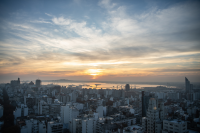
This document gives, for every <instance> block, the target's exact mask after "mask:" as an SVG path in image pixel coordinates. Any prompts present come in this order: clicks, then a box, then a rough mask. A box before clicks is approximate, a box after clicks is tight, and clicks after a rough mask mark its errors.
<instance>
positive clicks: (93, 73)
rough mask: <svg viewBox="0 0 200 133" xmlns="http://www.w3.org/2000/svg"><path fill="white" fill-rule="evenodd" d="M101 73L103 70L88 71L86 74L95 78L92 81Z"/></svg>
mask: <svg viewBox="0 0 200 133" xmlns="http://www.w3.org/2000/svg"><path fill="white" fill-rule="evenodd" d="M101 72H102V69H88V70H87V72H86V73H87V74H88V75H92V76H93V78H92V79H96V78H97V75H100V74H101Z"/></svg>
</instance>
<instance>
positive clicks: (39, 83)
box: [36, 79, 41, 87]
mask: <svg viewBox="0 0 200 133" xmlns="http://www.w3.org/2000/svg"><path fill="white" fill-rule="evenodd" d="M40 85H41V80H39V79H37V80H36V86H37V87H39V86H40Z"/></svg>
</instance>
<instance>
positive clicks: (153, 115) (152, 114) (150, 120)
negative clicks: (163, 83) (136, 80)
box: [143, 98, 160, 133]
mask: <svg viewBox="0 0 200 133" xmlns="http://www.w3.org/2000/svg"><path fill="white" fill-rule="evenodd" d="M146 119H147V122H146V124H147V125H146V126H147V132H149V133H154V132H155V133H159V132H158V131H157V130H156V122H157V121H160V119H159V111H158V109H157V103H156V99H154V98H151V99H149V107H148V111H147V117H146ZM144 122H145V120H144ZM143 125H144V124H143ZM143 127H144V126H143Z"/></svg>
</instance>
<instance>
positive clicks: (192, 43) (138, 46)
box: [0, 0, 200, 82]
mask: <svg viewBox="0 0 200 133" xmlns="http://www.w3.org/2000/svg"><path fill="white" fill-rule="evenodd" d="M199 5H200V2H199V1H195V0H194V1H187V0H176V1H156V0H152V1H145V0H144V1H129V0H127V1H123V2H122V1H119V0H117V1H114V0H99V1H92V0H90V1H80V0H74V1H59V2H53V1H48V2H47V1H12V2H11V3H10V2H9V1H1V2H0V55H1V56H0V82H10V80H12V79H16V78H18V77H20V78H21V79H22V80H35V79H37V78H39V79H41V80H51V79H68V80H86V81H89V80H90V81H127V82H129V81H133V82H165V81H166V82H184V77H188V78H189V79H190V81H191V82H198V81H199V80H198V79H200V61H199V58H200V39H199V36H198V35H199V29H200V23H199V22H200V21H199V20H200V13H199V12H200V9H199Z"/></svg>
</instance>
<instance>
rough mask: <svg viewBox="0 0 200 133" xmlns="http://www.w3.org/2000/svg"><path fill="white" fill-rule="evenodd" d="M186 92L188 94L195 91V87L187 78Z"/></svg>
mask: <svg viewBox="0 0 200 133" xmlns="http://www.w3.org/2000/svg"><path fill="white" fill-rule="evenodd" d="M185 91H186V93H191V92H192V91H193V85H192V84H190V81H189V80H188V79H187V78H186V77H185Z"/></svg>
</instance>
